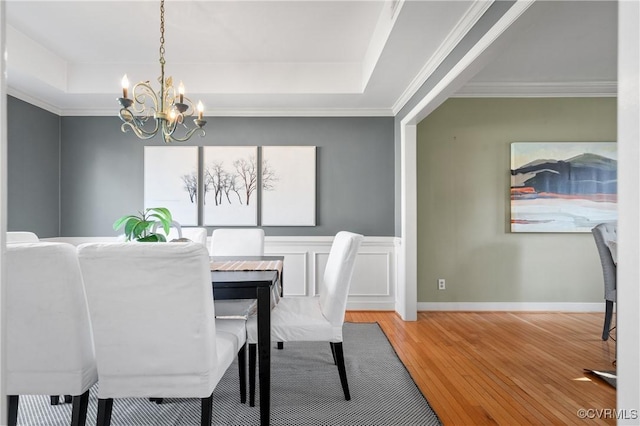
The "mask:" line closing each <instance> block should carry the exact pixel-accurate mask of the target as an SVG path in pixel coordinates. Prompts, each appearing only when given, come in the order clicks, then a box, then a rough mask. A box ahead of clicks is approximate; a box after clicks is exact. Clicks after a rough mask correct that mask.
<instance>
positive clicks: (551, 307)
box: [418, 300, 604, 312]
mask: <svg viewBox="0 0 640 426" xmlns="http://www.w3.org/2000/svg"><path fill="white" fill-rule="evenodd" d="M418 311H478V312H480V311H549V312H604V300H603V301H602V302H601V303H570V302H418Z"/></svg>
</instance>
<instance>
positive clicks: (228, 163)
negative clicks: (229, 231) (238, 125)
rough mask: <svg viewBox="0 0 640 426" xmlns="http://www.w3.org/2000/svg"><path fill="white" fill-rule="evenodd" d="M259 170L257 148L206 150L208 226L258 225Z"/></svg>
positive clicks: (218, 147) (205, 219)
mask: <svg viewBox="0 0 640 426" xmlns="http://www.w3.org/2000/svg"><path fill="white" fill-rule="evenodd" d="M258 170H259V169H258V147H257V146H207V147H204V159H203V187H204V188H203V194H204V196H203V199H204V209H203V211H204V225H207V226H255V225H257V224H258V193H257V190H258Z"/></svg>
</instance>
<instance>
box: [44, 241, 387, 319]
mask: <svg viewBox="0 0 640 426" xmlns="http://www.w3.org/2000/svg"><path fill="white" fill-rule="evenodd" d="M210 239H211V238H209V240H208V242H207V248H208V247H209V246H210V243H211V241H210ZM116 240H117V238H115V237H59V238H45V239H43V241H61V242H67V243H71V244H74V245H79V244H82V243H88V242H105V241H116ZM396 240H397V238H396V237H365V238H364V240H363V241H362V244H361V245H360V250H359V251H358V256H357V258H356V264H355V270H354V272H353V279H352V281H351V289H350V292H349V300H348V302H347V309H350V310H378V311H380V310H383V311H393V310H395V304H396V300H395V299H396V294H397V291H396V283H397V266H396V265H397V260H396V244H397V241H396ZM332 242H333V237H308V236H296V237H269V236H267V237H265V244H264V251H265V255H279V256H284V269H283V287H284V294H285V295H286V296H295V297H313V296H317V295H318V292H319V289H320V284H321V283H322V276H323V273H324V267H325V265H326V264H327V259H328V257H329V250H330V249H331V243H332Z"/></svg>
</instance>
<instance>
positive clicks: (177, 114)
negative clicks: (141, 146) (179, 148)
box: [118, 0, 207, 143]
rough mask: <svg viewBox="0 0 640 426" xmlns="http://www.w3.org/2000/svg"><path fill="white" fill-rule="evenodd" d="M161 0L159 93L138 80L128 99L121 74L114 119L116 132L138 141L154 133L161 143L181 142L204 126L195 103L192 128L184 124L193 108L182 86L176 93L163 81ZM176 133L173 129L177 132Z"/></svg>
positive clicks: (168, 83)
mask: <svg viewBox="0 0 640 426" xmlns="http://www.w3.org/2000/svg"><path fill="white" fill-rule="evenodd" d="M164 64H165V60H164V0H161V2H160V77H159V78H158V81H159V82H160V90H159V91H158V92H155V91H154V90H153V87H151V84H149V81H141V82H139V83H137V84H136V85H135V86H133V92H132V97H131V98H129V96H128V95H129V80H128V79H127V75H126V74H125V75H124V77H123V78H122V97H121V98H118V102H120V105H121V106H122V108H120V112H119V113H118V116H119V117H120V119H121V120H122V121H123V123H122V126H120V129H121V130H122V131H123V132H127V131H128V130H133V132H134V133H135V134H136V136H138V137H139V138H140V139H150V138H152V137H154V136H155V135H156V134H158V132H160V133H161V134H162V139H163V140H164V141H165V143H170V142H176V141H177V142H185V141H187V140H189V138H191V136H193V134H194V133H196V132H200V136H201V137H202V136H204V135H205V131H204V129H203V127H204V125H205V124H207V122H206V121H205V120H203V119H202V114H203V111H204V107H203V106H202V102H198V106H197V111H198V118H196V119H194V120H193V123H194V124H195V127H192V128H189V127H188V126H187V125H186V124H185V123H184V119H185V118H186V117H191V116H193V114H194V112H195V109H194V107H193V103H192V102H191V100H189V98H187V97H186V96H184V85H183V84H182V82H180V85H179V87H178V91H177V93H176V89H175V88H174V87H173V79H172V78H171V77H167V78H166V79H165V78H164ZM178 129H179V131H178V132H176V130H178Z"/></svg>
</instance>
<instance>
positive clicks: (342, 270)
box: [319, 231, 363, 326]
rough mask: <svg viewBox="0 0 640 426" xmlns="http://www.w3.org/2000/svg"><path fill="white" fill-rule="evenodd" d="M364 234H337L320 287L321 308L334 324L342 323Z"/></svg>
mask: <svg viewBox="0 0 640 426" xmlns="http://www.w3.org/2000/svg"><path fill="white" fill-rule="evenodd" d="M362 238H363V237H362V235H360V234H354V233H352V232H347V231H340V232H338V233H337V234H336V236H335V238H334V240H333V244H332V245H331V250H330V252H329V259H328V260H327V265H326V267H325V270H324V278H323V280H322V284H321V287H320V291H319V293H320V309H321V310H322V314H323V315H324V317H325V318H326V319H327V320H328V321H329V322H330V323H331V325H333V326H337V325H342V323H343V322H344V313H345V311H346V309H347V296H348V295H349V287H350V285H351V277H352V276H353V269H354V266H355V261H356V255H357V254H358V248H359V247H360V243H361V242H362Z"/></svg>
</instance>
